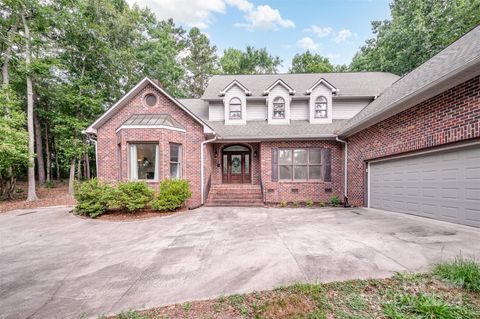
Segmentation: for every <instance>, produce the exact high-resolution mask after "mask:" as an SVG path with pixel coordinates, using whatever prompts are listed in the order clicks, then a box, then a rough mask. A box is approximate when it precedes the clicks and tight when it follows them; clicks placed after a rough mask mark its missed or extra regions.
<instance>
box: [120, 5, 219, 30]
mask: <svg viewBox="0 0 480 319" xmlns="http://www.w3.org/2000/svg"><path fill="white" fill-rule="evenodd" d="M127 2H128V3H129V4H133V3H136V4H138V5H139V6H140V7H148V8H150V10H152V12H153V13H155V15H156V16H157V17H158V18H159V19H162V20H165V19H169V18H172V19H173V20H174V21H175V23H177V24H180V23H181V24H186V25H188V26H190V27H198V28H201V29H204V28H207V27H208V26H209V25H210V24H211V23H212V20H213V17H212V14H213V13H223V12H225V2H224V0H127Z"/></svg>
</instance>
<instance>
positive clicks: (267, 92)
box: [263, 79, 295, 95]
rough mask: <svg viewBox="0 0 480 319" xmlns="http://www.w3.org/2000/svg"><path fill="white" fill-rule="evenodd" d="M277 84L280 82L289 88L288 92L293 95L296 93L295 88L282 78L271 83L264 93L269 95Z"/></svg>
mask: <svg viewBox="0 0 480 319" xmlns="http://www.w3.org/2000/svg"><path fill="white" fill-rule="evenodd" d="M277 84H280V85H282V86H283V87H284V88H286V89H287V90H288V94H290V95H293V94H295V90H294V89H293V88H292V87H291V86H289V85H288V84H287V83H285V82H283V80H282V79H278V80H276V81H275V82H273V84H272V85H270V86H269V87H268V88H266V89H265V91H263V95H268V94H269V93H270V91H271V90H272V89H273V88H274V87H275V86H276V85H277Z"/></svg>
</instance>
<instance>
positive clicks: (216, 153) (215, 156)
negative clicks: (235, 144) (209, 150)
mask: <svg viewBox="0 0 480 319" xmlns="http://www.w3.org/2000/svg"><path fill="white" fill-rule="evenodd" d="M213 157H214V158H215V159H217V158H218V151H215V153H214V154H213Z"/></svg>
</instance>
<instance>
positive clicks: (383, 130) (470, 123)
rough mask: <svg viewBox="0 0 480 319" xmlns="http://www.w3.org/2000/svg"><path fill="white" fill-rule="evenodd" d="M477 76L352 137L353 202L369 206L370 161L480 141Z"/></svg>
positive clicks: (478, 78) (349, 161)
mask: <svg viewBox="0 0 480 319" xmlns="http://www.w3.org/2000/svg"><path fill="white" fill-rule="evenodd" d="M479 122H480V77H475V78H473V79H471V80H469V81H466V82H464V83H462V84H460V85H458V86H456V87H454V88H452V89H450V90H447V91H445V92H443V93H441V94H439V95H437V96H435V97H433V98H431V99H429V100H427V101H424V102H422V103H420V104H418V105H416V106H414V107H412V108H410V109H408V110H405V111H403V112H401V113H399V114H396V115H394V116H392V117H390V118H388V119H386V120H384V121H382V122H379V123H377V124H375V125H373V126H371V127H369V128H367V129H365V130H363V131H361V132H359V133H357V134H355V135H353V136H350V137H349V138H348V153H349V154H348V181H349V187H348V192H349V199H350V203H352V204H354V205H358V206H362V205H364V204H365V202H364V195H365V192H366V190H365V189H364V188H365V187H364V185H365V180H366V178H365V168H366V166H365V165H366V164H365V163H366V161H368V160H371V159H375V158H381V157H387V156H392V155H397V154H401V153H407V152H414V151H418V150H422V149H426V148H429V147H435V146H440V145H445V144H449V143H455V142H460V141H465V140H469V139H475V138H480V130H479Z"/></svg>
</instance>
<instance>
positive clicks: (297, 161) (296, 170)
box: [278, 148, 322, 180]
mask: <svg viewBox="0 0 480 319" xmlns="http://www.w3.org/2000/svg"><path fill="white" fill-rule="evenodd" d="M321 153H322V152H321V149H318V148H310V149H279V153H278V169H279V174H278V176H279V179H280V180H320V179H321V171H322V155H321Z"/></svg>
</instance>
